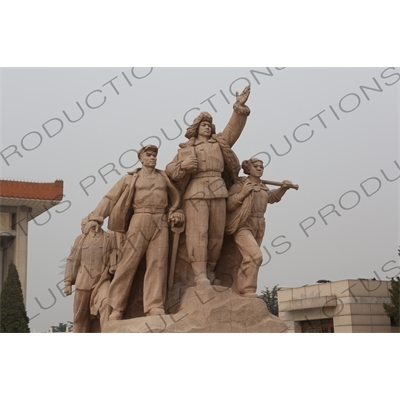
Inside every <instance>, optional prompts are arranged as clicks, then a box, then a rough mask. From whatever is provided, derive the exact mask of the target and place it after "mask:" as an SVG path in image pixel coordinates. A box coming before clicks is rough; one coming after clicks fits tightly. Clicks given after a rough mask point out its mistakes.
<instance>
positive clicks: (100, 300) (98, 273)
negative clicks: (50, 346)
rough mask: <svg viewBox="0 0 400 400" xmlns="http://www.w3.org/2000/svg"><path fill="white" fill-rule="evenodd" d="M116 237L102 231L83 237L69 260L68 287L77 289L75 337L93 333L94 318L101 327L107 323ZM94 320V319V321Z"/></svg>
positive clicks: (66, 284)
mask: <svg viewBox="0 0 400 400" xmlns="http://www.w3.org/2000/svg"><path fill="white" fill-rule="evenodd" d="M114 249H115V241H114V236H113V235H110V234H108V233H106V232H104V231H103V230H102V229H100V231H99V232H97V233H96V232H94V231H93V230H91V231H90V232H89V233H88V234H87V235H83V234H82V235H79V236H78V237H77V238H76V240H75V243H74V247H73V249H72V251H71V254H70V255H69V257H68V259H67V266H66V269H65V276H64V283H65V286H71V285H75V288H76V290H75V298H74V333H89V332H92V320H93V317H98V316H99V317H100V324H102V323H103V322H105V321H107V319H108V314H109V307H108V305H107V304H106V303H105V301H104V300H105V298H106V297H107V292H108V288H109V286H110V281H111V278H112V275H111V274H110V273H109V270H110V268H112V267H113V264H114V263H115V257H114V254H113V250H114ZM92 316H93V317H92Z"/></svg>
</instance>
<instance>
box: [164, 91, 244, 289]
mask: <svg viewBox="0 0 400 400" xmlns="http://www.w3.org/2000/svg"><path fill="white" fill-rule="evenodd" d="M249 94H250V87H249V86H248V87H246V88H245V89H244V90H243V92H242V93H241V94H240V95H239V94H238V93H236V103H235V104H234V106H233V110H234V111H233V114H232V116H231V119H230V120H229V122H228V124H227V126H226V127H225V129H224V130H223V131H222V132H221V133H219V134H216V133H215V132H216V131H215V125H214V124H213V123H212V122H213V119H212V116H211V115H210V114H209V113H207V112H202V113H201V114H200V115H199V116H198V117H197V118H196V119H195V120H194V121H193V124H192V125H191V126H189V128H188V129H187V131H186V134H185V136H186V138H188V139H189V141H188V142H186V143H183V144H180V149H179V150H178V154H177V155H176V156H175V158H174V159H173V161H172V162H171V163H169V164H168V165H167V167H166V173H167V175H168V176H169V177H170V178H171V180H172V181H174V182H176V183H177V186H179V188H180V190H181V193H182V194H183V200H184V205H183V208H184V212H185V216H186V249H187V253H188V259H189V261H190V263H191V266H192V269H193V273H194V277H195V283H196V285H201V286H205V287H206V286H209V285H210V281H211V282H214V279H215V266H216V264H217V261H218V259H219V257H220V253H221V247H222V242H223V238H224V228H225V219H226V199H227V197H228V188H229V187H230V186H231V185H232V184H233V183H234V181H235V180H236V178H237V175H238V172H239V170H240V164H239V160H238V159H237V157H236V155H235V153H234V152H233V151H232V149H231V148H232V146H233V145H234V144H235V143H236V141H237V140H238V138H239V136H240V134H241V133H242V131H243V128H244V126H245V124H246V120H247V117H248V115H249V114H250V109H249V108H248V107H247V106H246V105H245V103H246V101H247V99H248V97H249ZM214 283H216V282H214Z"/></svg>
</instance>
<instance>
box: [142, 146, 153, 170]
mask: <svg viewBox="0 0 400 400" xmlns="http://www.w3.org/2000/svg"><path fill="white" fill-rule="evenodd" d="M140 162H141V163H142V165H143V167H150V168H151V167H153V168H154V167H155V166H156V164H157V153H156V152H155V151H152V150H148V151H144V152H143V153H142V154H141V156H140Z"/></svg>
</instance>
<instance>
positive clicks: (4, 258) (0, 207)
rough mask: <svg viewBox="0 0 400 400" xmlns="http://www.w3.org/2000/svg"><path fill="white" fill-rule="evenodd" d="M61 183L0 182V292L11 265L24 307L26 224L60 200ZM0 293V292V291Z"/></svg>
mask: <svg viewBox="0 0 400 400" xmlns="http://www.w3.org/2000/svg"><path fill="white" fill-rule="evenodd" d="M63 186H64V182H63V181H61V180H57V181H55V182H52V183H38V182H24V181H14V180H3V179H2V180H0V289H1V290H2V289H3V285H4V281H5V279H6V277H7V273H8V265H9V264H10V262H13V263H14V264H15V266H16V267H17V270H18V274H19V278H20V280H21V286H22V292H23V296H24V302H25V304H26V289H27V272H28V222H29V221H31V220H32V219H34V218H36V217H38V216H39V215H40V214H42V213H44V212H46V211H47V210H49V209H50V208H52V207H53V206H55V205H56V204H58V203H60V201H61V200H62V198H63ZM1 290H0V291H1Z"/></svg>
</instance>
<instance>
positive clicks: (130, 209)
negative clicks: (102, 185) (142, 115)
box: [85, 145, 184, 320]
mask: <svg viewBox="0 0 400 400" xmlns="http://www.w3.org/2000/svg"><path fill="white" fill-rule="evenodd" d="M157 155H158V148H157V147H156V146H154V145H148V146H145V147H143V148H142V149H141V150H140V151H139V153H138V157H139V160H140V162H141V164H142V168H139V169H136V170H134V171H132V172H128V174H127V175H125V176H124V177H123V178H121V179H120V180H119V181H118V182H117V183H116V184H115V185H114V186H113V187H112V188H111V190H110V191H109V192H108V193H107V194H106V195H105V196H104V198H103V199H102V200H101V202H100V203H99V205H98V206H97V207H96V209H95V210H94V211H93V212H92V213H91V216H90V218H89V222H88V224H87V226H86V229H85V232H89V230H90V229H93V228H94V229H96V227H98V226H100V224H102V222H103V221H104V219H105V218H107V217H108V218H109V220H108V228H109V229H110V230H112V231H114V232H117V233H125V234H126V236H125V244H124V245H123V248H122V259H121V261H120V262H119V263H118V265H117V268H116V271H115V275H114V278H113V281H112V282H111V285H110V289H109V294H108V304H109V305H110V306H111V307H112V313H111V315H110V320H120V319H123V316H124V312H125V311H126V308H127V306H128V299H129V294H130V291H131V288H132V283H133V280H134V278H135V274H136V271H137V270H138V267H139V265H140V263H141V261H142V259H143V258H145V260H146V271H145V276H144V282H143V307H144V314H145V315H146V316H151V315H164V314H165V305H164V304H165V297H166V287H167V273H168V253H169V249H168V247H169V226H170V225H180V224H183V222H184V214H183V212H182V210H180V208H179V207H180V194H179V191H178V190H177V189H176V187H175V186H174V185H173V184H172V183H171V181H170V179H169V178H168V176H167V175H166V173H165V172H164V171H161V170H158V169H156V162H157Z"/></svg>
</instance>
